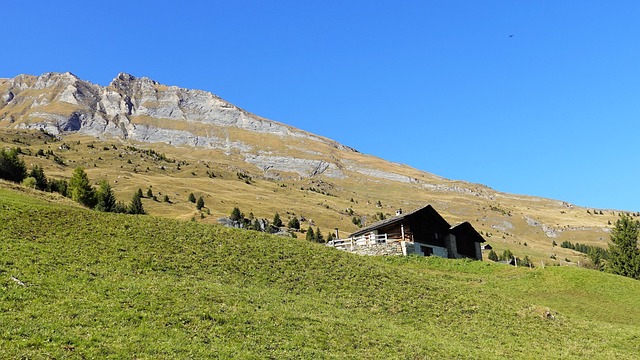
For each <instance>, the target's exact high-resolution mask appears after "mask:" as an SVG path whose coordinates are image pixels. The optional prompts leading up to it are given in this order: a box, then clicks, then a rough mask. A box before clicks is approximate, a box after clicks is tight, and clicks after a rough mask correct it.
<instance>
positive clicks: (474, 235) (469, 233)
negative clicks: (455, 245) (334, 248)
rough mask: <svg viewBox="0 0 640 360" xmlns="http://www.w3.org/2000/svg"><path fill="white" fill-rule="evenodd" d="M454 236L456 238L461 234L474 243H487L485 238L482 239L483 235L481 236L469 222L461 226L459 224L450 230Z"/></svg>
mask: <svg viewBox="0 0 640 360" xmlns="http://www.w3.org/2000/svg"><path fill="white" fill-rule="evenodd" d="M449 231H450V232H451V233H452V234H453V235H456V237H457V236H458V235H460V234H464V235H465V236H464V237H465V238H468V239H471V240H473V242H478V243H483V242H485V240H484V238H483V237H482V235H480V234H479V233H478V232H477V231H476V229H474V228H473V226H472V225H471V224H469V222H468V221H465V222H463V223H461V224H458V225H456V226H454V227H453V228H451V230H449Z"/></svg>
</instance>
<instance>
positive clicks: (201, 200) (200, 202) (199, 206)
mask: <svg viewBox="0 0 640 360" xmlns="http://www.w3.org/2000/svg"><path fill="white" fill-rule="evenodd" d="M203 207H204V198H203V197H202V196H200V197H199V198H198V202H197V203H196V209H198V210H202V208H203Z"/></svg>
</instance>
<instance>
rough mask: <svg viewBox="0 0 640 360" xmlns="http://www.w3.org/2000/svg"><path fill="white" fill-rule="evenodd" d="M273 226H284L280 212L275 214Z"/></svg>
mask: <svg viewBox="0 0 640 360" xmlns="http://www.w3.org/2000/svg"><path fill="white" fill-rule="evenodd" d="M273 226H276V227H280V226H282V220H281V219H280V214H278V213H276V214H275V215H274V216H273Z"/></svg>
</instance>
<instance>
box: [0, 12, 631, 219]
mask: <svg viewBox="0 0 640 360" xmlns="http://www.w3.org/2000/svg"><path fill="white" fill-rule="evenodd" d="M2 13H3V21H2V23H3V36H2V49H3V53H4V54H3V56H2V60H1V61H0V77H13V76H15V75H18V74H21V73H27V74H33V75H39V74H41V73H44V72H50V71H58V72H64V71H71V72H73V73H74V74H76V75H78V76H79V77H81V78H83V79H85V80H88V81H91V82H94V83H98V84H102V85H106V84H108V83H109V82H110V81H111V79H112V78H113V77H115V76H116V74H117V73H119V72H127V73H131V74H133V75H135V76H146V77H150V78H152V79H154V80H157V81H159V82H161V83H164V84H168V85H178V86H181V87H186V88H196V89H203V90H208V91H211V92H213V93H215V94H217V95H219V96H221V97H222V98H224V99H226V100H228V101H230V102H232V103H234V104H235V105H238V106H240V107H242V108H244V109H246V110H248V111H251V112H253V113H256V114H258V115H260V116H264V117H267V118H270V119H273V120H276V121H280V122H284V123H287V124H290V125H293V126H296V127H298V128H301V129H303V130H307V131H310V132H313V133H316V134H319V135H323V136H326V137H329V138H332V139H335V140H337V141H339V142H341V143H343V144H345V145H348V146H352V147H354V148H356V149H358V150H359V151H361V152H363V153H367V154H372V155H375V156H378V157H381V158H384V159H387V160H391V161H396V162H400V163H405V164H408V165H411V166H413V167H416V168H418V169H421V170H425V171H428V172H431V173H434V174H437V175H440V176H444V177H446V178H450V179H458V180H466V181H471V182H477V183H481V184H484V185H487V186H490V187H492V188H494V189H496V190H499V191H504V192H511V193H518V194H527V195H536V196H544V197H549V198H554V199H559V200H564V201H569V202H572V203H575V204H577V205H582V206H587V207H593V208H615V209H622V210H630V211H640V192H638V190H637V188H638V184H639V183H640V170H639V169H638V165H637V159H638V156H637V145H636V144H637V138H638V132H639V130H640V122H639V121H638V120H639V119H640V21H638V19H640V2H638V1H616V2H615V3H614V2H605V1H589V0H583V1H544V0H536V1H533V0H531V1H515V0H514V1H497V0H496V1H491V0H486V1H471V0H469V1H455V0H442V1H402V0H396V1H384V2H383V1H307V2H305V1H289V0H279V1H242V0H240V1H184V2H174V1H172V2H169V1H98V2H89V1H56V2H53V1H28V2H26V1H25V2H19V1H11V2H10V1H6V2H4V3H3V4H2ZM510 35H513V37H510Z"/></svg>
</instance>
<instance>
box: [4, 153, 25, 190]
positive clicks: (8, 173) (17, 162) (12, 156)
mask: <svg viewBox="0 0 640 360" xmlns="http://www.w3.org/2000/svg"><path fill="white" fill-rule="evenodd" d="M26 176H27V167H26V166H25V165H24V161H22V159H20V158H19V157H18V150H17V149H9V150H6V151H5V150H4V149H0V179H5V180H9V181H13V182H17V183H19V182H22V180H24V178H25V177H26Z"/></svg>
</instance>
